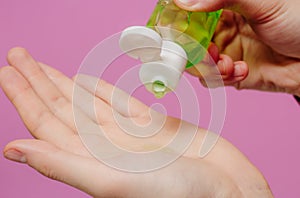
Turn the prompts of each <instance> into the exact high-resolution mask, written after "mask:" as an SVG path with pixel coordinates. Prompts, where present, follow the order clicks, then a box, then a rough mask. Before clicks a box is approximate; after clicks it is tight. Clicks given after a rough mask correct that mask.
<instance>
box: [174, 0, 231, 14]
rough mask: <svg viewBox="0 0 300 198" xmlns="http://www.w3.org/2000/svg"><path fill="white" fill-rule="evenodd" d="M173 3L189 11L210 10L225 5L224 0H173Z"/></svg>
mask: <svg viewBox="0 0 300 198" xmlns="http://www.w3.org/2000/svg"><path fill="white" fill-rule="evenodd" d="M174 2H175V4H176V5H177V6H178V7H180V8H182V9H184V10H189V11H205V12H211V11H216V10H219V9H221V8H223V7H225V1H220V0H218V1H211V0H174Z"/></svg>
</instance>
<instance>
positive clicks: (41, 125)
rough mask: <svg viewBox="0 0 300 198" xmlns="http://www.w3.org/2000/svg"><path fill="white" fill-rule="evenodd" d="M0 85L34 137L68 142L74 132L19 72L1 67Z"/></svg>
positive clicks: (63, 143) (60, 142) (53, 141)
mask: <svg viewBox="0 0 300 198" xmlns="http://www.w3.org/2000/svg"><path fill="white" fill-rule="evenodd" d="M0 85H1V87H2V89H3V91H4V92H5V94H6V95H7V97H8V98H9V100H10V101H11V102H12V103H13V105H14V106H15V107H16V109H17V110H18V112H19V114H20V116H21V118H22V120H23V122H24V124H25V125H26V127H27V128H28V129H29V131H30V133H31V134H32V135H33V136H34V137H36V138H38V139H42V140H46V141H49V142H52V143H55V144H57V145H60V146H62V147H63V146H66V145H67V144H68V141H69V140H70V139H72V136H73V135H74V132H73V131H72V130H71V129H70V128H69V127H67V126H66V125H64V124H63V123H62V122H61V121H60V120H58V119H57V118H56V117H55V116H54V115H53V114H52V113H51V112H50V111H49V109H48V108H47V107H46V106H45V105H44V103H43V102H42V101H41V100H40V98H39V97H38V96H37V95H36V94H35V92H34V91H33V89H32V87H31V86H30V84H29V83H28V82H27V81H26V80H25V79H24V77H23V76H22V75H21V74H20V73H19V72H17V71H16V70H15V69H14V68H13V67H3V68H1V70H0Z"/></svg>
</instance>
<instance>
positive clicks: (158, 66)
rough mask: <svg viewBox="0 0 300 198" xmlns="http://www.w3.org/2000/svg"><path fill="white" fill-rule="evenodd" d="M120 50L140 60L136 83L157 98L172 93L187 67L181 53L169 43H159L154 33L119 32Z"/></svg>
mask: <svg viewBox="0 0 300 198" xmlns="http://www.w3.org/2000/svg"><path fill="white" fill-rule="evenodd" d="M119 44H120V48H121V50H123V51H124V52H125V53H127V54H128V55H129V56H131V57H133V58H136V59H138V58H139V59H140V60H141V61H142V62H143V63H144V64H143V65H142V67H141V69H140V73H139V76H140V80H141V81H142V83H143V84H144V85H145V86H146V88H147V89H148V90H149V91H150V92H152V93H154V94H155V95H156V96H157V97H163V96H164V95H165V93H167V92H168V91H172V90H175V88H176V86H177V84H178V82H179V80H180V78H181V75H182V73H183V71H184V69H185V66H186V63H187V54H186V52H185V50H184V49H183V48H182V47H181V46H180V45H178V44H176V43H175V42H173V41H168V40H163V39H162V38H161V36H160V34H158V33H157V32H155V31H154V30H152V29H150V28H147V27H144V26H133V27H129V28H127V29H125V30H124V31H123V32H122V35H121V38H120V41H119Z"/></svg>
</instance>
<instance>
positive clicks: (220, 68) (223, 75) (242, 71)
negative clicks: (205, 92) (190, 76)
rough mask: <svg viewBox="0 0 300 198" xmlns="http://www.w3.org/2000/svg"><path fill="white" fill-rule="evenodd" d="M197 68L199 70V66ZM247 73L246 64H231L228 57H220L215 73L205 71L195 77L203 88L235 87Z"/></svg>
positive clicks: (212, 70) (237, 62) (242, 62)
mask: <svg viewBox="0 0 300 198" xmlns="http://www.w3.org/2000/svg"><path fill="white" fill-rule="evenodd" d="M205 67H206V66H201V68H205ZM197 68H199V66H198V67H197ZM199 70H201V69H199ZM202 70H203V69H202ZM194 73H195V72H194ZM248 73H249V67H248V65H247V64H246V62H244V61H236V62H233V61H232V59H231V58H230V57H229V56H227V55H220V60H219V61H218V63H217V71H216V69H211V70H208V69H207V70H206V72H202V73H200V74H199V73H198V75H197V76H198V77H199V80H200V82H201V84H202V85H203V86H205V87H209V88H216V87H220V86H224V85H225V86H236V85H237V84H238V83H239V82H241V81H243V80H244V79H245V78H246V77H247V76H248Z"/></svg>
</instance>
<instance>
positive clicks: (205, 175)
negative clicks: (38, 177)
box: [0, 48, 272, 198]
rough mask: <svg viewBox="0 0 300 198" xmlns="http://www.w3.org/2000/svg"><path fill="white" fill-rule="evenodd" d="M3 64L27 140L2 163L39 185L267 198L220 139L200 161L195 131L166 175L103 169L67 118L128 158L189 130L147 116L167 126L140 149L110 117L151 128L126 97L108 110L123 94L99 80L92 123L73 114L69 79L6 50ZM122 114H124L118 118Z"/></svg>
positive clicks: (3, 79) (142, 109)
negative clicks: (25, 170) (43, 180)
mask: <svg viewBox="0 0 300 198" xmlns="http://www.w3.org/2000/svg"><path fill="white" fill-rule="evenodd" d="M7 60H8V63H9V66H6V67H2V68H1V70H0V85H1V87H2V89H3V91H4V92H5V94H6V95H7V97H8V99H9V100H10V101H11V102H12V104H13V105H14V106H15V108H16V110H17V111H18V113H19V115H20V117H21V118H22V120H23V122H24V124H25V125H26V127H27V128H28V131H29V132H30V133H31V135H32V136H33V137H34V139H24V140H15V141H13V142H10V143H9V144H8V145H7V146H6V147H5V148H4V151H3V153H4V156H5V157H6V158H7V159H10V160H13V161H16V162H20V163H24V164H27V165H29V166H30V167H32V168H34V169H36V170H37V171H39V172H40V173H41V174H43V175H45V176H46V177H49V178H51V179H54V180H58V181H61V182H64V183H66V184H68V185H71V186H73V187H75V188H78V189H79V190H82V191H84V192H86V193H88V194H90V195H91V196H93V197H130V198H134V197H146V198H147V197H178V198H182V197H197V198H199V197H220V198H225V197H239V198H240V197H247V198H249V197H272V193H271V191H270V189H269V187H268V184H267V182H266V181H265V179H264V177H263V176H262V175H261V173H260V172H259V171H258V170H257V169H256V168H255V167H254V166H253V165H252V164H251V163H250V162H249V161H248V159H247V158H246V157H245V156H244V155H243V154H242V153H241V152H239V150H238V149H236V148H235V147H234V146H233V145H232V144H230V143H229V142H228V141H226V140H225V139H223V138H220V139H219V140H218V142H217V144H216V145H215V147H214V148H213V150H212V151H211V152H210V153H209V154H208V155H207V156H206V157H205V158H199V157H198V153H199V146H200V145H201V142H202V141H203V138H204V135H205V134H206V131H205V130H203V129H198V133H197V135H196V137H195V139H194V140H193V142H192V144H191V146H190V147H189V149H188V150H187V151H186V152H185V153H184V154H183V155H182V156H181V157H180V158H179V159H178V160H176V161H175V162H174V163H172V164H170V165H169V166H167V167H165V168H161V169H159V170H156V171H151V172H146V173H136V174H134V173H128V172H122V171H118V170H116V169H113V168H111V167H108V166H106V165H104V164H102V163H101V162H100V161H98V160H96V159H95V158H94V157H92V155H91V154H90V153H89V152H88V151H87V150H86V148H85V147H84V145H83V144H82V142H81V140H80V137H79V135H78V133H77V130H76V126H75V123H74V116H73V112H74V111H76V112H77V113H78V114H80V116H82V118H83V119H84V120H85V123H86V124H87V125H89V124H94V125H99V126H101V127H103V128H105V129H106V130H105V131H106V132H107V134H109V136H110V137H111V138H112V140H113V141H116V142H117V143H118V145H122V146H124V147H126V148H127V149H131V150H133V151H141V150H143V146H144V145H150V146H153V145H156V146H162V145H164V143H165V142H168V140H170V138H172V137H173V136H174V134H176V130H177V126H179V124H180V123H181V124H186V125H191V124H188V123H185V122H183V121H181V120H179V119H176V118H172V117H166V116H164V115H161V114H160V113H158V112H154V113H153V114H152V116H163V117H164V118H165V120H166V122H165V125H164V126H163V127H162V129H161V131H160V134H161V135H157V136H153V137H151V138H149V140H146V142H144V141H141V140H138V141H137V140H136V139H134V138H133V139H132V138H128V137H127V136H126V135H125V134H124V133H123V131H122V130H121V129H120V128H119V127H117V125H116V120H115V119H114V118H113V114H112V111H114V112H115V113H116V114H118V115H120V116H122V117H123V118H124V119H125V120H127V122H129V121H130V120H132V119H133V120H134V121H136V122H138V123H147V122H149V120H151V115H150V114H149V110H150V109H149V107H148V106H146V105H144V104H143V103H141V102H140V101H138V100H136V99H134V98H132V97H130V96H128V95H127V94H126V93H123V94H122V97H120V98H119V103H118V104H117V105H114V104H111V103H110V101H109V98H110V97H111V94H112V93H113V91H114V90H115V91H119V92H122V91H121V90H118V89H114V87H113V86H112V85H110V84H108V83H107V82H105V81H102V80H100V82H99V86H98V87H97V90H96V95H95V109H96V114H97V118H96V119H95V118H93V117H92V116H90V115H89V112H88V111H87V110H86V109H85V108H84V106H82V104H76V105H75V106H74V108H73V107H72V102H71V101H72V91H73V86H74V79H75V78H74V79H69V78H68V77H66V76H65V75H63V74H62V73H60V72H58V71H57V70H55V69H53V68H51V67H49V66H47V65H45V64H43V63H39V62H37V61H36V60H34V59H33V57H32V56H31V55H30V54H29V53H28V52H27V51H26V50H25V49H22V48H14V49H12V50H10V51H9V53H8V56H7ZM78 78H83V79H85V80H83V81H79V82H81V83H79V84H78V86H80V87H81V88H82V94H83V96H84V95H90V94H91V90H92V87H90V85H89V83H86V82H87V81H88V80H89V79H91V80H95V79H94V78H93V77H89V76H77V77H76V79H78ZM128 97H129V102H128V103H127V101H128V100H127V99H128ZM83 98H84V97H83ZM124 107H126V108H124ZM127 108H128V110H129V111H128V112H127V111H124V109H127ZM154 124H155V123H154ZM194 127H196V126H194ZM197 128H198V127H197ZM131 145H135V146H134V147H131ZM137 163H138V162H137Z"/></svg>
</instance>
